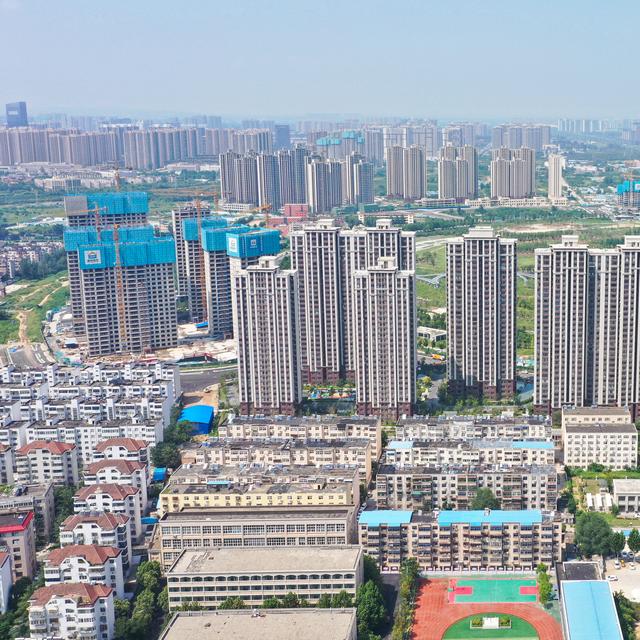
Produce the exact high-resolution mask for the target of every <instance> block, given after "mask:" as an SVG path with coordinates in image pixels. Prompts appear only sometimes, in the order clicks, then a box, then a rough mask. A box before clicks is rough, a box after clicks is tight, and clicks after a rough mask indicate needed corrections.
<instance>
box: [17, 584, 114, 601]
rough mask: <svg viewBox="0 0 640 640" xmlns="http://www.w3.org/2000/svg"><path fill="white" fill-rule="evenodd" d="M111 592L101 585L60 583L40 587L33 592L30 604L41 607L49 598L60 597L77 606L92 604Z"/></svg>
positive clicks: (111, 590)
mask: <svg viewBox="0 0 640 640" xmlns="http://www.w3.org/2000/svg"><path fill="white" fill-rule="evenodd" d="M112 592H113V589H112V588H111V587H106V586H105V585H102V584H95V585H94V584H86V583H84V582H83V583H76V582H60V583H59V584H52V585H51V586H49V587H40V588H39V589H37V590H36V591H34V593H33V595H32V596H31V599H30V600H29V603H30V604H35V605H40V606H43V605H45V604H47V603H48V602H49V601H50V600H51V598H55V597H56V596H62V597H65V598H71V599H72V600H75V601H76V602H78V603H79V604H85V605H88V604H94V603H95V601H96V600H97V599H98V598H106V597H108V596H109V595H110V594H111V593H112Z"/></svg>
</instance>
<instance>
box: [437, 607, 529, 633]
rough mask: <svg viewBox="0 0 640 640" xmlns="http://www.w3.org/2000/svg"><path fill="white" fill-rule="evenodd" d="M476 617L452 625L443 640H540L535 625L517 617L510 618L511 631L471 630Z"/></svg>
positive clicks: (484, 614) (491, 614)
mask: <svg viewBox="0 0 640 640" xmlns="http://www.w3.org/2000/svg"><path fill="white" fill-rule="evenodd" d="M482 615H483V616H496V617H499V616H501V615H504V614H501V613H497V612H496V613H494V612H489V613H483V614H482ZM475 617H476V616H469V617H467V618H463V619H462V620H458V622H456V623H454V624H452V625H451V626H450V627H449V628H448V629H447V630H446V632H445V634H444V636H442V638H443V640H538V638H539V636H538V634H537V632H536V630H535V628H534V627H533V625H530V624H529V623H528V622H527V621H526V620H523V619H522V618H517V617H516V616H509V618H511V629H471V619H472V618H475Z"/></svg>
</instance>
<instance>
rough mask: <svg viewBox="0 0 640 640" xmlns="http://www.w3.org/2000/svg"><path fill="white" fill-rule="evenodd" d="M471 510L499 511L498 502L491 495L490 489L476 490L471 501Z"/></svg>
mask: <svg viewBox="0 0 640 640" xmlns="http://www.w3.org/2000/svg"><path fill="white" fill-rule="evenodd" d="M471 508H472V509H476V510H483V509H499V508H500V500H498V498H496V497H495V496H494V495H493V491H491V489H484V488H483V489H478V490H477V491H476V495H475V496H474V497H473V500H472V501H471Z"/></svg>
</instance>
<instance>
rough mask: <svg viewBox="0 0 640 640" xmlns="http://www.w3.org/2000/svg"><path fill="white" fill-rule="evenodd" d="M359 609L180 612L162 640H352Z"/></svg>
mask: <svg viewBox="0 0 640 640" xmlns="http://www.w3.org/2000/svg"><path fill="white" fill-rule="evenodd" d="M355 624H356V612H355V609H268V610H260V611H259V612H258V615H255V614H254V611H253V610H252V609H247V610H240V611H189V612H179V613H178V614H176V616H175V617H174V618H173V619H172V621H171V622H170V623H169V626H168V627H167V628H166V630H165V632H164V633H163V635H162V636H161V640H184V639H185V638H199V640H258V639H261V638H262V639H265V640H266V639H268V638H277V639H278V640H348V639H349V638H350V637H351V629H352V628H353V627H354V625H355Z"/></svg>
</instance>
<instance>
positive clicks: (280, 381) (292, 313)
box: [233, 257, 302, 414]
mask: <svg viewBox="0 0 640 640" xmlns="http://www.w3.org/2000/svg"><path fill="white" fill-rule="evenodd" d="M297 280H298V274H297V273H296V272H295V271H284V270H281V269H280V267H279V265H278V261H277V259H276V258H273V257H262V258H260V260H259V261H258V264H257V265H253V266H250V267H248V268H247V269H245V270H243V271H240V272H239V273H237V274H236V275H235V276H234V296H235V310H234V327H233V329H234V335H235V336H236V341H237V345H238V390H239V396H240V411H241V412H242V413H243V414H293V413H294V412H295V411H296V408H297V407H298V405H299V403H300V401H301V400H302V377H301V375H300V341H299V333H300V327H299V322H300V313H299V294H298V282H297Z"/></svg>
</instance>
